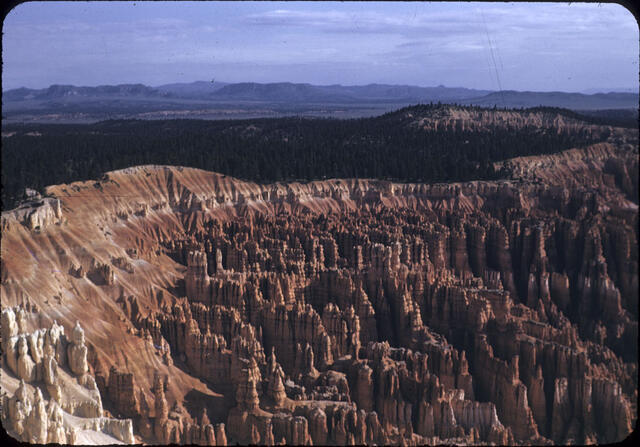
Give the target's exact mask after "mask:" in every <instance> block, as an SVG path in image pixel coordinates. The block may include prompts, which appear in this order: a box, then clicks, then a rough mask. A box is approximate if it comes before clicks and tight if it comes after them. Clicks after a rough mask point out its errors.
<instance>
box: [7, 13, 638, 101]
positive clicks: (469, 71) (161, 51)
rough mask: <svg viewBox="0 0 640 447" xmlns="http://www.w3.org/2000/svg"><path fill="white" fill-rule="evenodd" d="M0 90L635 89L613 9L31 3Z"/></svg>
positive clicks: (631, 55) (10, 25)
mask: <svg viewBox="0 0 640 447" xmlns="http://www.w3.org/2000/svg"><path fill="white" fill-rule="evenodd" d="M2 49H3V53H2V59H3V68H2V89H3V90H8V89H12V88H18V87H29V88H44V87H48V86H49V85H51V84H73V85H86V86H95V85H104V84H123V83H143V84H146V85H150V86H157V85H162V84H166V83H173V82H192V81H197V80H212V79H215V80H218V81H223V82H306V83H311V84H320V85H327V84H343V85H364V84H370V83H385V84H409V85H419V86H435V85H446V86H448V87H468V88H479V89H488V90H500V89H502V90H531V91H585V90H589V89H604V90H605V91H606V90H607V89H618V88H633V89H636V90H637V89H638V85H639V84H638V58H639V48H638V25H637V23H636V21H635V19H634V17H633V15H632V14H631V13H630V12H629V11H628V10H626V9H625V8H624V7H622V6H620V5H617V4H595V3H589V4H587V3H570V4H568V3H479V2H478V3H474V2H460V3H444V2H443V3H438V2H434V3H430V2H406V3H404V2H244V1H243V2H93V1H92V2H29V3H22V4H20V5H18V6H17V7H16V8H14V9H13V10H11V11H10V12H9V14H8V15H7V17H6V18H5V20H4V22H3V41H2Z"/></svg>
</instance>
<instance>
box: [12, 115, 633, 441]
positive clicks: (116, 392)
mask: <svg viewBox="0 0 640 447" xmlns="http://www.w3.org/2000/svg"><path fill="white" fill-rule="evenodd" d="M525 115H526V117H524V118H523V116H524V115H522V116H521V115H518V114H511V113H508V112H504V113H502V112H499V113H498V112H495V113H493V114H491V113H489V112H484V111H478V112H473V113H472V114H470V115H464V116H462V115H460V116H457V115H455V114H454V115H450V116H449V115H446V116H443V117H442V119H440V120H438V121H436V122H432V121H429V120H426V121H425V120H420V119H414V118H413V117H407V119H409V120H411V121H412V122H413V121H415V123H414V125H415V126H418V127H427V128H435V127H436V126H438V127H441V126H445V127H453V128H456V129H475V128H476V127H477V126H478V125H481V124H478V122H480V123H484V124H487V123H490V124H491V125H506V126H523V125H530V124H533V123H535V124H537V125H547V124H549V123H545V119H546V118H545V117H544V116H542V115H540V114H537V112H535V113H534V112H531V113H529V114H528V115H527V114H525ZM498 116H500V117H501V118H500V120H502V121H500V120H499V119H498V118H497V117H498ZM476 120H479V121H476ZM554 125H555V126H559V127H558V128H561V129H574V128H577V127H576V126H584V125H583V124H578V123H576V122H573V121H572V120H564V121H562V122H557V123H555V124H554ZM584 129H585V131H586V132H601V131H602V129H601V128H600V127H598V126H585V127H584ZM611 132H612V133H613V134H615V138H614V137H612V139H611V140H610V141H608V142H606V143H602V144H598V145H594V146H590V147H587V148H581V149H572V150H570V151H565V152H563V153H560V154H553V155H548V156H540V157H524V158H518V159H512V160H505V161H503V162H500V163H497V164H496V167H497V168H498V169H501V173H502V174H504V176H506V179H505V180H501V181H491V182H489V181H487V182H467V183H459V184H448V185H443V184H434V185H423V184H394V183H390V182H385V181H375V180H328V181H319V182H309V183H305V184H300V183H291V184H274V185H257V184H253V183H247V182H242V181H239V180H235V179H232V178H229V177H225V176H222V175H218V174H213V173H207V172H204V171H199V170H194V169H186V168H169V167H157V166H143V167H137V168H131V169H129V170H122V171H115V172H111V173H108V174H107V176H106V177H105V179H103V180H101V181H100V182H99V184H100V185H101V189H98V188H94V187H93V186H92V185H93V184H85V183H77V184H74V185H61V186H54V187H50V188H49V189H48V192H49V193H50V194H52V195H53V196H54V197H55V198H56V199H59V200H60V203H61V204H62V206H63V209H64V213H65V214H64V216H65V219H66V220H65V222H66V223H64V225H63V224H60V225H51V223H52V222H53V223H55V222H57V221H58V220H59V219H60V217H55V216H56V214H55V208H51V210H50V211H47V210H45V209H43V210H42V211H39V212H38V213H39V214H38V213H36V214H34V217H33V218H31V223H30V224H29V221H28V218H27V217H25V216H26V215H23V214H24V213H22V214H21V213H18V212H17V211H16V212H13V213H3V217H2V219H3V235H2V245H3V266H2V285H1V288H2V290H1V291H2V296H3V309H4V308H5V307H11V306H17V305H18V304H20V303H22V302H23V301H24V299H23V294H27V295H28V296H29V300H30V302H32V303H34V304H33V305H30V306H29V311H28V312H27V311H26V310H25V309H26V307H23V308H22V310H20V311H19V312H14V311H13V310H12V311H11V312H9V311H8V310H5V311H3V314H2V342H3V352H4V353H5V355H3V358H4V359H5V360H4V361H3V366H2V367H3V369H6V370H7V371H10V372H11V374H15V375H18V376H19V377H21V378H23V379H24V381H25V386H30V385H29V384H30V383H36V382H42V383H44V384H45V388H46V390H47V391H48V395H52V396H55V395H56V393H58V391H60V393H61V397H62V398H64V391H63V390H57V389H56V388H55V383H56V375H57V374H58V373H57V371H58V368H66V369H69V371H71V372H73V374H74V376H75V377H78V381H79V382H82V383H86V387H88V388H93V386H92V384H91V379H86V378H83V377H85V376H91V374H92V373H93V372H95V373H96V381H95V382H96V384H97V389H99V390H100V392H101V393H102V397H103V400H104V404H105V407H106V409H108V410H109V411H110V412H112V413H113V414H122V415H126V416H128V417H131V418H133V419H134V421H135V424H134V427H135V433H136V436H138V437H139V439H140V440H142V441H143V442H149V443H167V442H175V443H193V444H198V445H225V444H226V443H227V441H229V443H241V444H247V443H255V444H269V445H272V444H275V443H282V442H284V443H286V444H297V445H309V444H316V445H319V444H322V445H324V444H337V445H345V444H365V443H366V444H371V443H376V444H401V443H404V444H411V445H424V444H436V443H459V444H465V443H467V444H469V443H471V444H477V443H494V444H513V443H518V444H522V443H535V444H546V443H601V442H605V443H606V442H615V441H619V440H621V439H623V438H625V437H626V436H627V435H628V433H630V431H631V429H632V427H633V426H634V424H635V414H634V411H633V408H635V407H634V406H635V405H636V401H637V334H638V309H637V299H636V296H637V292H638V280H637V278H638V253H637V246H638V240H637V239H638V237H637V224H638V195H637V190H638V175H637V172H634V169H632V168H633V167H635V168H636V170H635V171H637V163H638V162H637V151H635V152H634V150H633V149H632V148H630V147H629V145H630V144H631V143H633V141H635V138H637V137H636V136H635V135H633V134H631V133H629V132H627V131H624V130H621V129H613V130H611ZM618 140H620V141H621V142H620V143H617V142H616V141H618ZM74 191H75V192H77V191H82V198H81V197H79V196H78V195H77V194H75V192H74ZM123 196H127V197H129V199H128V200H127V201H123V200H121V199H119V197H123ZM16 213H17V214H16ZM38 216H40V217H38ZM43 216H44V217H43ZM47 216H49V217H47ZM52 216H53V217H52ZM105 216H107V217H105ZM132 216H135V218H132ZM25 219H27V220H25ZM38 219H39V220H38ZM56 219H58V220H56ZM38 222H40V229H39V230H38V231H36V230H35V227H34V225H36V224H37V223H38ZM23 223H24V224H23ZM43 223H46V225H43ZM102 229H104V230H105V231H106V230H107V229H108V230H109V232H110V233H111V237H109V238H107V237H106V236H105V233H103V231H102ZM87 241H91V244H89V243H88V242H87ZM5 253H6V254H5ZM34 257H36V258H37V259H38V260H39V261H37V262H36V260H35V259H36V258H34ZM105 260H108V261H107V262H108V263H104V261H105ZM114 267H115V268H114ZM56 275H60V276H56ZM33 278H37V280H35V279H33ZM54 297H57V298H54ZM62 300H64V312H62V310H61V309H62V307H61V306H62V305H61V304H60V303H61V302H62ZM39 319H40V320H53V319H57V320H58V321H60V322H61V323H62V325H64V327H65V328H67V329H68V330H70V329H71V328H72V327H73V325H74V324H75V322H76V320H80V321H81V322H82V323H83V327H84V330H85V334H86V339H85V335H82V336H81V334H80V333H79V332H78V333H76V332H77V331H74V333H72V337H71V339H72V342H71V343H67V342H66V338H64V337H61V335H60V332H61V330H59V329H56V328H59V327H61V326H59V325H57V323H56V325H55V326H54V327H52V329H50V330H47V331H42V332H38V333H36V334H35V335H33V330H32V328H33V327H37V325H36V322H37V320H39ZM85 322H87V324H84V323H85ZM69 333H71V332H69ZM27 334H29V335H27ZM107 334H108V335H107ZM265 353H266V354H265ZM112 366H115V367H114V368H112ZM66 369H65V371H66ZM107 371H109V373H108V376H107V374H106V372H107ZM165 377H166V379H165ZM83 381H86V382H83ZM3 386H4V385H3ZM83 386H85V385H83ZM17 389H18V388H17V387H16V390H17ZM151 391H152V393H153V394H151ZM20 393H22V394H24V393H23V391H20ZM96 393H97V391H96ZM22 394H21V395H18V393H17V391H16V392H15V393H14V394H13V397H15V399H14V400H13V401H11V404H9V402H7V405H8V407H7V408H8V409H9V413H11V412H13V413H11V414H10V415H9V416H10V417H11V418H12V420H13V421H14V425H13V427H14V429H15V432H16V433H17V432H18V431H20V432H21V433H25V430H26V429H25V424H27V425H29V426H30V427H33V429H31V430H32V431H31V432H29V433H28V435H29V436H31V437H32V438H33V439H41V438H42V436H41V435H42V433H41V430H40V428H42V420H43V418H41V417H40V413H41V411H40V407H41V405H40V404H39V403H38V404H37V406H38V411H36V412H35V413H33V416H30V418H31V419H27V415H29V414H31V413H30V411H26V410H25V408H26V407H28V406H29V405H31V406H33V405H34V403H33V402H31V400H33V399H31V398H30V396H29V399H27V398H26V397H25V398H24V399H23V397H24V396H23V397H21V396H22ZM13 397H12V398H13ZM27 400H29V402H27ZM63 400H64V399H63ZM27 403H28V404H29V405H27ZM3 408H4V405H3ZM51 414H52V416H49V417H48V419H47V420H48V424H49V426H48V428H47V430H48V433H49V435H48V436H49V437H50V439H52V440H62V439H63V438H64V440H66V436H67V434H66V432H65V431H64V430H60V426H61V425H60V424H61V422H60V417H59V415H58V410H57V409H56V408H55V405H54V406H53V407H52V410H51ZM52 427H53V428H52Z"/></svg>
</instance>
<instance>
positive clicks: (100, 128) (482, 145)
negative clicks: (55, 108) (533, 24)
mask: <svg viewBox="0 0 640 447" xmlns="http://www.w3.org/2000/svg"><path fill="white" fill-rule="evenodd" d="M441 107H444V106H440V105H423V106H414V107H411V108H406V109H402V110H401V111H398V112H392V113H388V114H385V115H382V116H379V117H376V118H362V119H352V120H337V119H304V118H279V119H253V120H228V121H199V120H167V121H140V120H119V121H104V122H100V123H95V124H88V125H87V124H83V125H79V124H74V125H71V124H70V125H62V124H55V125H53V124H49V125H44V124H40V125H35V124H33V125H13V126H5V128H4V129H3V133H11V132H15V134H13V135H12V136H10V137H4V138H3V139H2V146H3V147H2V186H3V188H2V204H3V209H5V210H6V209H11V208H13V207H14V206H15V205H16V201H17V199H18V198H19V196H20V194H21V192H22V191H23V190H24V188H25V187H30V188H34V189H37V190H39V191H42V190H43V189H44V187H45V186H48V185H53V184H60V183H69V182H72V181H77V180H88V179H97V178H100V176H101V175H102V173H104V172H106V171H110V170H114V169H121V168H125V167H129V166H135V165H141V164H162V165H179V166H187V167H196V168H201V169H205V170H210V171H216V172H220V173H223V174H227V175H231V176H233V177H237V178H240V179H245V180H251V181H257V182H273V181H289V180H316V179H324V178H351V177H359V178H384V179H392V180H396V181H411V182H414V181H417V182H445V181H463V180H476V179H493V178H496V175H497V174H496V173H495V172H494V171H493V168H492V163H493V162H495V161H498V160H503V159H506V158H511V157H517V156H524V155H536V154H548V153H553V152H558V151H562V150H565V149H569V148H571V147H579V146H583V145H586V144H589V143H592V142H594V140H593V139H592V137H590V136H589V135H588V134H587V133H586V132H585V131H578V132H573V133H557V132H555V131H550V130H549V129H546V130H545V129H540V128H535V127H530V128H521V129H517V130H514V129H505V128H499V127H495V128H487V129H483V130H482V131H460V130H438V131H427V130H423V129H419V128H416V127H415V126H409V125H408V123H407V118H406V117H407V112H411V113H412V114H413V115H414V116H416V114H417V115H420V116H424V115H423V114H428V113H438V112H439V109H440V108H441ZM29 134H31V135H29Z"/></svg>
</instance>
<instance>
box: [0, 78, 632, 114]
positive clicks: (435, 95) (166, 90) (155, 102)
mask: <svg viewBox="0 0 640 447" xmlns="http://www.w3.org/2000/svg"><path fill="white" fill-rule="evenodd" d="M2 102H3V104H2V114H3V118H4V119H5V120H7V121H10V122H16V121H27V122H28V121H65V122H68V121H83V120H84V121H97V120H102V119H107V118H148V119H153V118H167V117H186V118H213V119H215V118H240V117H260V116H284V115H306V116H340V117H357V116H371V115H376V114H380V113H384V112H387V111H390V110H394V109H397V108H400V107H403V106H406V105H410V104H416V103H429V102H442V103H457V104H464V105H478V106H483V107H493V106H498V107H508V108H514V107H517V108H519V107H536V106H551V107H562V108H568V109H573V110H602V109H637V108H638V93H637V92H635V93H633V92H609V93H594V94H586V93H567V92H527V91H522V92H521V91H513V90H509V91H498V92H497V91H490V90H477V89H468V88H460V87H445V86H442V85H440V86H437V87H418V86H411V85H387V84H369V85H357V86H343V85H312V84H296V83H290V82H280V83H268V84H260V83H255V82H242V83H233V84H229V83H224V82H205V81H197V82H191V83H174V84H166V85H160V86H156V87H149V86H146V85H143V84H121V85H103V86H98V87H77V86H73V85H52V86H50V87H48V88H44V89H29V88H18V89H13V90H7V91H4V92H3V93H2Z"/></svg>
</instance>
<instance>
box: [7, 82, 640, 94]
mask: <svg viewBox="0 0 640 447" xmlns="http://www.w3.org/2000/svg"><path fill="white" fill-rule="evenodd" d="M197 82H205V83H206V82H210V81H206V80H204V79H195V80H193V81H175V82H166V83H162V84H149V83H147V82H144V81H138V82H122V83H120V82H119V83H113V84H102V83H99V84H93V85H89V84H87V83H78V84H72V83H68V82H60V83H55V84H49V85H45V86H38V87H32V86H27V85H21V86H19V87H13V88H4V87H3V89H2V91H3V92H7V91H9V90H17V89H20V88H26V89H30V90H41V89H47V88H49V87H53V86H56V85H62V86H67V85H70V86H73V87H80V88H84V87H88V88H95V87H104V86H118V85H145V86H147V87H151V88H158V87H163V86H165V85H171V84H194V83H197ZM215 82H216V83H220V84H227V85H228V84H241V83H247V84H252V83H255V84H308V85H314V86H320V87H327V86H333V85H339V86H342V87H362V86H367V85H376V84H377V85H394V86H411V87H423V88H436V87H437V88H439V87H445V88H466V89H474V88H473V87H468V86H464V85H446V84H437V85H435V84H434V85H416V84H390V83H387V82H369V83H367V84H340V83H338V84H315V83H312V82H304V81H301V82H292V81H287V80H281V81H270V82H256V81H249V80H247V81H245V80H243V81H237V82H229V81H226V80H224V79H222V80H217V79H216V80H215ZM475 90H491V91H495V92H498V91H499V90H497V89H475ZM503 91H518V92H533V93H554V92H559V93H581V94H585V95H593V94H598V93H640V86H639V87H635V88H634V87H617V88H616V87H604V88H595V87H591V88H588V89H584V90H580V91H576V90H573V91H570V90H521V89H509V90H505V89H503Z"/></svg>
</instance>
